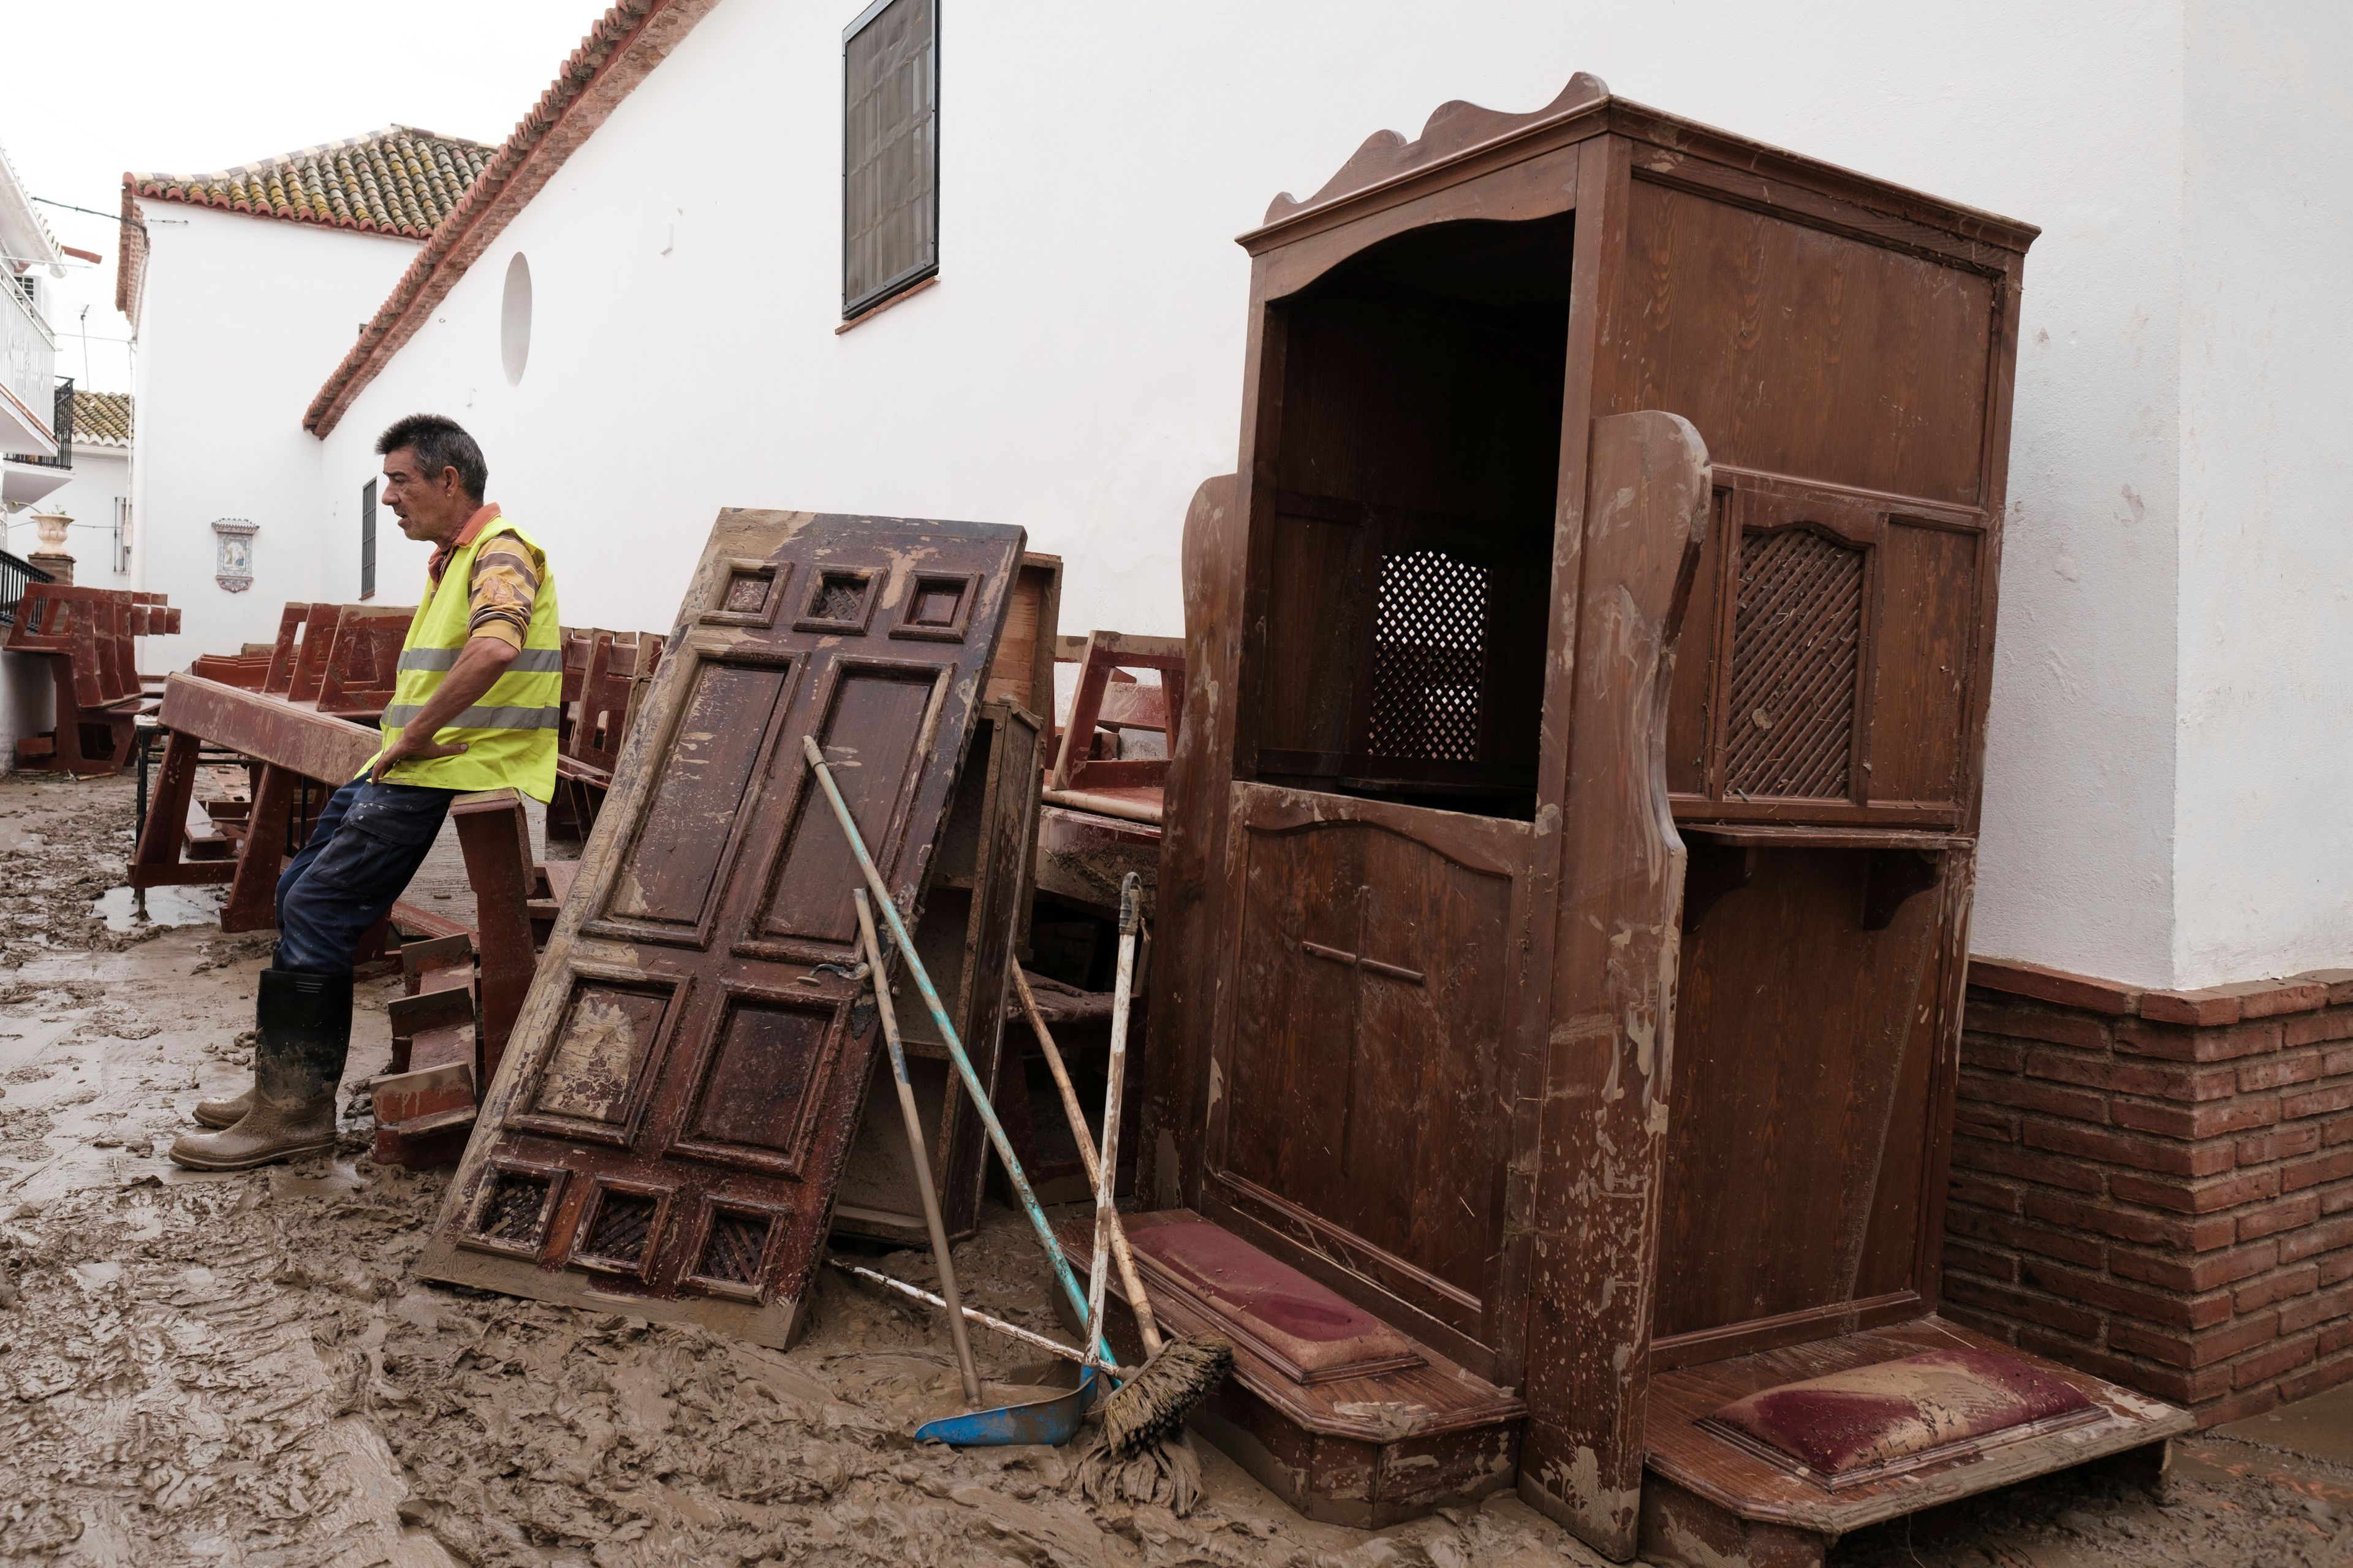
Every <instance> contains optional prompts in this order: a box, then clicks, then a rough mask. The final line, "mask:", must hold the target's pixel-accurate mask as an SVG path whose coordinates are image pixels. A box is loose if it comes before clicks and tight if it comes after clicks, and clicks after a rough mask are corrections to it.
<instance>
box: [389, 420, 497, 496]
mask: <svg viewBox="0 0 2353 1568" xmlns="http://www.w3.org/2000/svg"><path fill="white" fill-rule="evenodd" d="M402 447H407V448H408V449H409V450H410V451H412V452H415V453H416V454H417V466H418V467H419V468H423V469H424V470H425V477H426V478H427V479H439V478H440V477H441V470H442V469H444V468H455V469H457V470H458V482H459V484H461V485H463V486H465V487H466V494H467V496H468V498H469V499H470V500H473V501H475V502H477V503H480V500H481V499H482V491H483V490H485V489H488V488H489V487H490V483H491V466H490V464H488V463H486V462H484V461H483V460H482V449H481V447H478V446H476V445H475V444H474V438H473V437H471V436H469V435H467V434H466V430H465V426H461V425H459V423H458V422H457V421H456V420H455V419H452V418H450V417H449V416H447V415H445V414H412V415H410V416H408V417H407V418H406V419H396V420H394V421H393V422H392V423H391V424H389V425H387V426H385V430H384V434H383V435H381V436H379V437H376V438H375V455H376V456H377V457H379V458H386V457H390V456H391V455H392V454H393V453H395V452H397V451H399V450H400V449H401V448H402Z"/></svg>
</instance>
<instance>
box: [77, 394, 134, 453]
mask: <svg viewBox="0 0 2353 1568" xmlns="http://www.w3.org/2000/svg"><path fill="white" fill-rule="evenodd" d="M73 436H74V445H75V446H77V447H79V446H81V445H83V444H84V443H88V444H89V445H90V446H94V447H128V446H129V445H131V395H130V394H129V393H127V392H84V391H82V390H81V388H79V387H76V388H74V428H73Z"/></svg>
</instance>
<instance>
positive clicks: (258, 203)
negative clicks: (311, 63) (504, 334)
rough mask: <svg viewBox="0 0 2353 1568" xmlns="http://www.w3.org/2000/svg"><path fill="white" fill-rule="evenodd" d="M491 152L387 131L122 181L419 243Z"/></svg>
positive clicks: (196, 200) (192, 200)
mask: <svg viewBox="0 0 2353 1568" xmlns="http://www.w3.org/2000/svg"><path fill="white" fill-rule="evenodd" d="M492 151H493V150H492V149H491V148H489V147H486V146H484V145H483V144H482V143H481V142H469V141H466V140H464V139H463V138H460V137H456V136H439V135H436V134H435V133H434V132H430V131H419V130H417V128H416V127H414V126H409V125H388V126H386V127H385V128H384V129H383V130H381V131H372V132H368V133H367V134H366V135H364V136H353V137H348V138H346V139H345V140H343V141H341V142H326V143H324V144H323V145H321V146H317V147H305V148H303V149H302V150H301V151H300V152H296V153H280V154H279V155H278V156H276V157H274V158H264V159H262V160H261V161H259V163H239V164H238V165H237V167H235V168H233V169H223V170H221V171H220V172H219V173H217V174H135V173H134V174H125V175H124V176H123V177H122V183H123V185H124V187H125V188H126V189H127V190H128V191H131V192H133V193H135V194H137V195H142V196H146V197H150V198H153V199H155V200H160V201H167V202H186V203H188V204H190V205H194V206H200V207H219V208H222V209H224V210H226V211H228V212H239V213H251V214H253V215H254V216H258V217H274V218H284V219H286V220H288V221H290V222H293V223H316V224H324V225H327V226H330V227H332V228H356V229H360V230H363V231H364V232H370V233H378V234H397V235H401V236H404V237H407V238H410V239H423V238H424V237H427V235H429V234H431V233H432V232H433V230H434V228H435V226H438V224H439V223H440V221H441V220H442V219H443V218H445V217H447V216H449V212H450V209H452V208H453V207H455V206H456V205H458V203H459V199H460V198H462V197H463V196H464V195H465V194H466V192H467V190H468V189H469V188H470V187H471V186H472V184H473V183H474V179H475V177H476V176H477V175H479V174H481V172H482V168H483V165H484V164H486V163H489V162H490V159H491V152H492Z"/></svg>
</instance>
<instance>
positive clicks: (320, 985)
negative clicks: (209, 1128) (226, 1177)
mask: <svg viewBox="0 0 2353 1568" xmlns="http://www.w3.org/2000/svg"><path fill="white" fill-rule="evenodd" d="M256 1011H257V1012H258V1014H259V1023H260V1026H261V1043H260V1044H259V1045H258V1046H256V1047H254V1050H253V1089H252V1091H251V1092H252V1105H251V1108H250V1109H248V1110H247V1111H246V1113H245V1115H244V1116H243V1117H242V1118H240V1119H239V1120H238V1121H237V1123H236V1125H234V1126H232V1127H229V1128H227V1129H226V1130H225V1131H219V1132H188V1133H184V1134H182V1135H181V1136H180V1137H179V1138H178V1139H177V1140H175V1141H174V1142H173V1144H172V1151H171V1153H172V1160H173V1163H175V1164H180V1165H185V1166H187V1167H188V1168H189V1169H190V1170H195V1171H246V1170H251V1169H252V1168H253V1167H254V1166H256V1165H269V1164H274V1163H277V1162H279V1161H280V1160H291V1159H295V1158H298V1157H300V1156H301V1155H304V1154H316V1153H320V1152H323V1151H325V1150H328V1149H332V1148H333V1147H334V1146H335V1091H336V1089H338V1088H339V1087H340V1086H341V1084H342V1080H343V1058H344V1057H345V1056H347V1055H348V1054H349V1053H350V1050H351V1044H352V977H351V976H350V975H348V974H309V973H303V972H301V971H300V970H292V969H265V970H263V971H262V972H261V998H260V1003H259V1007H258V1008H257V1009H256ZM218 1103H221V1104H223V1105H233V1104H235V1103H236V1102H235V1101H234V1100H229V1101H222V1102H218Z"/></svg>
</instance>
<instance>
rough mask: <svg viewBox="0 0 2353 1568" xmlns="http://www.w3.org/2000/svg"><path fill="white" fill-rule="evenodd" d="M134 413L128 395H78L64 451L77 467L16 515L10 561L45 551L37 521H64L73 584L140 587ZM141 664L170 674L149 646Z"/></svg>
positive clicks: (79, 391) (80, 392)
mask: <svg viewBox="0 0 2353 1568" xmlns="http://www.w3.org/2000/svg"><path fill="white" fill-rule="evenodd" d="M131 409H132V403H131V395H130V394H129V393H127V392H88V391H84V390H83V389H82V388H80V387H75V388H74V389H73V425H72V427H71V431H70V439H69V443H68V445H67V447H66V450H67V453H68V455H69V457H70V458H71V460H72V466H71V467H70V468H67V469H66V470H65V471H64V473H63V474H62V475H61V476H60V477H61V478H62V479H64V483H62V484H60V485H59V486H58V488H57V489H55V490H53V491H51V492H50V493H49V494H48V495H47V496H46V497H44V498H43V499H42V500H41V501H40V503H39V504H38V505H37V506H34V507H31V508H28V509H26V510H23V511H18V512H14V513H12V514H10V516H9V518H8V542H7V549H8V552H9V553H10V554H11V555H16V556H23V555H25V554H26V553H28V552H32V551H34V550H37V549H39V548H41V546H40V544H39V542H38V537H37V524H36V523H35V521H34V518H35V516H36V515H38V516H42V517H47V518H53V519H54V518H59V517H62V518H64V519H66V520H67V521H66V552H67V553H68V554H69V555H71V556H72V557H73V580H74V582H75V583H77V584H79V585H81V586H83V587H86V588H135V587H137V586H139V583H138V581H137V577H136V575H135V574H134V573H133V572H132V559H131V542H132V531H133V520H132V503H131V438H132V413H131ZM140 660H141V662H142V664H144V665H145V666H146V667H147V668H149V669H150V670H154V669H160V668H164V666H162V665H159V664H157V663H156V662H155V661H154V658H153V656H152V655H151V653H150V652H149V650H148V649H147V648H146V647H144V646H143V645H142V647H141V648H140Z"/></svg>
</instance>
